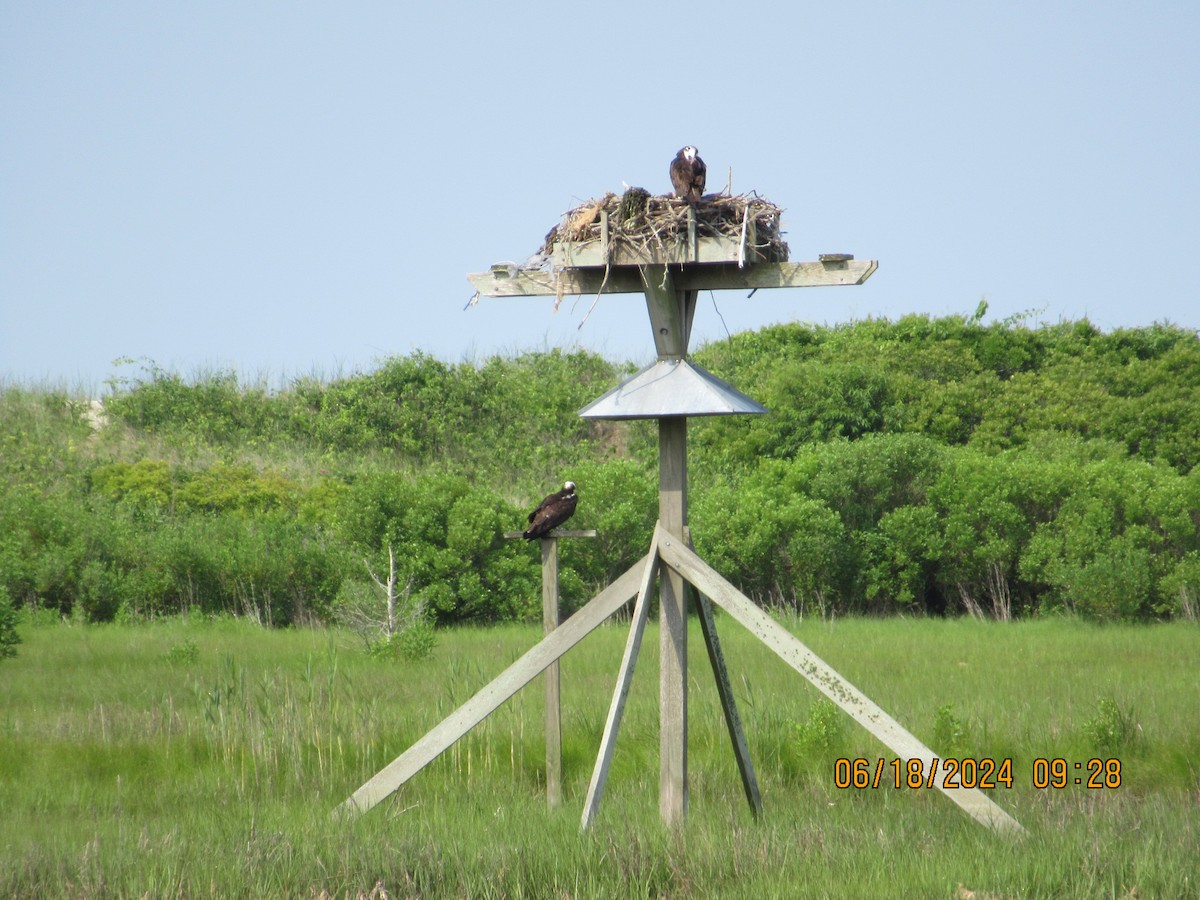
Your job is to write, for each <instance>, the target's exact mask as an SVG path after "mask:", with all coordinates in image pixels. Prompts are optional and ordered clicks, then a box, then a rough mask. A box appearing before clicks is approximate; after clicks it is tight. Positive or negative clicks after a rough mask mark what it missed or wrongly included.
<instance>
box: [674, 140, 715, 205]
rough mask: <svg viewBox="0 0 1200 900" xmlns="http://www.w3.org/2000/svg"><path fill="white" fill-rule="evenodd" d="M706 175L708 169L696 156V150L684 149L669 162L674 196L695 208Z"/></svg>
mask: <svg viewBox="0 0 1200 900" xmlns="http://www.w3.org/2000/svg"><path fill="white" fill-rule="evenodd" d="M707 174H708V167H707V166H706V165H704V160H702V159H701V158H700V157H699V156H698V155H697V154H696V148H695V147H684V148H683V149H682V150H680V151H679V152H678V153H676V154H675V158H674V159H673V160H671V186H672V187H673V188H675V196H676V197H682V198H683V199H684V200H686V201H687V202H688V203H690V204H691V205H692V206H695V205H696V203H697V202H698V201H699V200H700V196H701V194H703V193H704V176H705V175H707Z"/></svg>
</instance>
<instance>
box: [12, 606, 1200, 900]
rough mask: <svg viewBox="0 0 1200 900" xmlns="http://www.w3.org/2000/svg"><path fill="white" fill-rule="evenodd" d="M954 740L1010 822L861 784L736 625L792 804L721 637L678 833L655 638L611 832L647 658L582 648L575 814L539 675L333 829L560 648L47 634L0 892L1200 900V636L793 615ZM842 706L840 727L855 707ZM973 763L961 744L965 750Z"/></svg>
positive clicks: (27, 633)
mask: <svg viewBox="0 0 1200 900" xmlns="http://www.w3.org/2000/svg"><path fill="white" fill-rule="evenodd" d="M789 625H790V627H792V628H793V630H795V631H796V633H797V634H798V635H799V636H800V638H801V639H802V640H804V641H805V642H806V643H807V644H808V645H809V646H810V647H812V648H813V650H815V651H816V652H817V653H818V654H820V655H821V656H822V657H823V658H824V659H826V661H827V662H829V663H830V664H831V665H833V666H834V667H835V668H836V669H838V671H839V672H841V673H842V674H843V675H844V676H845V677H847V678H848V679H849V680H851V681H852V682H853V683H854V684H856V685H857V686H858V687H859V688H861V689H862V690H863V691H864V692H865V693H866V694H867V695H868V696H870V697H871V698H872V699H874V700H875V701H876V702H878V703H879V704H880V705H881V706H883V707H884V709H886V710H888V712H890V713H891V714H892V715H893V716H895V717H896V718H897V719H899V720H900V721H901V722H902V723H903V724H904V725H905V726H906V727H908V728H909V729H910V730H912V731H913V732H914V733H915V734H916V735H917V736H918V737H920V738H921V739H922V740H924V741H926V742H929V743H931V745H932V746H933V747H934V749H935V750H939V751H940V752H943V753H947V752H950V751H952V752H956V753H959V754H961V755H968V754H969V755H973V756H976V757H984V756H986V757H992V758H1002V757H1011V758H1012V759H1013V761H1014V762H1013V774H1014V781H1015V784H1014V787H1013V788H1012V789H1011V790H1006V789H1000V790H997V791H996V792H994V793H993V798H994V799H995V800H996V802H997V803H999V804H1000V805H1001V806H1003V807H1004V808H1005V809H1006V810H1008V811H1009V812H1010V813H1011V814H1012V815H1014V816H1015V817H1016V818H1017V819H1018V820H1019V821H1020V822H1021V823H1022V824H1023V825H1024V826H1025V827H1026V828H1027V829H1028V830H1029V834H1028V835H1027V836H1026V837H1025V838H1024V839H1013V838H1008V837H1002V836H998V835H995V834H992V833H990V832H988V831H986V830H984V829H983V828H981V827H979V826H978V825H976V824H975V823H974V822H973V821H972V820H970V819H969V818H968V817H967V816H966V815H965V814H964V813H962V812H961V811H960V810H959V809H958V808H957V807H956V806H954V805H953V804H952V803H950V802H949V801H948V800H947V799H946V798H945V797H943V796H941V795H940V794H938V793H937V792H931V791H909V790H901V791H897V790H894V789H887V788H881V789H877V790H871V789H867V790H860V791H855V790H849V791H845V790H843V791H839V790H837V789H836V788H835V787H834V786H833V760H834V759H835V758H836V757H837V756H838V755H849V756H852V757H853V756H862V757H865V758H868V759H871V760H875V759H878V758H880V757H881V756H882V757H885V758H887V757H888V753H887V751H886V750H885V748H883V747H882V746H881V745H879V744H877V743H875V742H874V741H873V740H872V739H871V738H869V737H867V736H866V735H865V734H864V733H862V732H861V731H860V730H859V729H858V727H857V726H855V725H854V724H853V723H852V722H850V720H849V719H848V718H846V717H845V716H843V715H842V714H841V713H838V717H833V718H831V717H829V716H828V715H827V711H823V710H822V708H821V705H820V697H819V695H818V694H817V693H816V691H815V690H813V689H811V688H810V687H809V686H808V685H807V683H806V682H805V681H804V680H803V679H802V678H801V677H800V676H799V675H798V674H797V673H795V672H794V671H793V670H791V669H790V668H788V667H786V666H785V665H784V664H783V663H781V662H780V661H778V660H777V659H776V658H775V657H774V656H773V655H771V653H770V652H769V651H767V650H765V649H764V648H763V647H761V645H758V644H757V643H756V642H754V640H753V639H752V638H751V637H750V636H749V635H747V634H746V633H745V632H744V631H742V630H741V629H740V628H738V627H737V626H736V625H735V624H733V623H731V622H730V621H729V620H728V619H723V620H721V628H722V637H723V639H724V642H725V650H726V656H727V659H728V663H729V667H730V670H731V672H732V674H733V678H734V681H735V692H736V694H737V696H738V700H739V703H740V708H741V713H742V717H743V720H744V724H745V727H746V731H747V736H748V739H749V743H750V748H751V754H752V756H753V759H754V762H755V766H756V769H757V774H758V778H759V782H760V785H761V787H762V791H763V800H764V806H765V815H764V817H763V819H762V820H761V821H755V820H754V819H753V818H752V817H751V815H750V814H749V811H748V809H747V805H746V803H745V800H744V798H743V797H742V794H741V788H740V783H739V781H738V778H737V775H736V771H735V767H734V763H733V759H732V754H731V752H730V750H729V747H728V739H727V737H726V736H725V733H724V726H723V722H722V720H721V717H720V713H719V709H718V705H717V699H716V693H715V690H714V689H713V687H712V679H711V678H710V677H709V676H708V674H707V668H706V664H705V660H704V651H703V642H702V641H701V640H700V638H699V634H698V632H695V631H694V632H693V635H692V643H691V657H692V658H691V669H690V679H689V685H690V694H691V704H690V708H689V718H690V742H689V769H690V813H689V817H688V821H687V823H686V824H685V825H684V826H683V827H682V828H680V829H676V830H671V829H667V828H664V827H663V825H662V824H661V822H660V821H659V818H658V801H657V794H658V785H657V779H658V759H657V757H658V712H657V660H656V658H655V657H656V653H655V648H656V647H657V640H656V638H657V634H656V633H655V632H654V630H653V626H651V633H648V634H647V636H646V640H645V643H644V645H643V652H642V656H641V660H640V663H639V668H638V672H637V675H636V677H635V679H634V684H633V690H632V694H631V698H630V706H629V708H628V709H627V712H626V715H625V718H624V722H623V725H622V730H621V736H620V740H619V741H618V744H617V749H616V758H615V761H614V767H613V771H612V774H611V775H610V778H609V781H608V788H607V791H606V794H605V798H604V804H603V807H602V808H601V811H600V816H599V818H598V820H597V822H596V824H595V825H594V826H593V828H592V830H591V831H589V832H588V833H586V834H581V833H580V831H579V825H578V823H579V816H580V812H581V809H582V803H583V797H584V794H585V793H586V790H587V784H588V780H589V778H590V775H591V768H592V765H593V763H594V759H595V753H596V748H597V745H598V741H599V735H600V732H601V729H602V727H603V722H604V718H605V714H606V712H607V707H608V702H609V699H610V696H611V691H612V687H613V682H614V679H615V675H616V668H617V665H618V663H619V660H620V656H621V650H622V647H623V643H624V639H625V631H624V629H623V628H621V627H605V628H602V629H600V630H599V631H597V632H596V633H594V634H593V635H591V636H590V637H589V638H588V639H587V640H586V641H584V643H583V644H581V645H580V646H579V647H577V648H576V649H575V650H573V651H572V652H571V653H570V654H568V655H567V657H565V659H564V660H563V673H562V681H563V706H564V715H563V730H564V804H563V806H562V808H560V809H557V810H554V811H548V810H547V809H546V804H545V796H544V785H543V769H542V756H543V740H542V727H541V723H542V717H543V712H544V710H543V694H542V690H541V687H540V682H535V683H534V684H532V685H530V687H529V688H527V689H526V690H524V691H522V692H521V693H519V694H518V695H517V696H516V697H514V698H513V699H512V700H511V701H509V702H508V703H507V704H505V705H504V706H503V707H501V708H500V709H499V710H498V711H497V712H496V713H495V714H494V715H493V716H492V717H491V718H489V719H488V720H486V721H485V722H484V723H483V724H482V725H481V726H480V727H479V728H478V729H477V730H476V731H475V732H473V733H471V734H470V735H468V736H467V737H466V738H464V739H463V740H462V741H460V742H459V743H458V744H456V745H455V746H454V747H453V748H451V750H450V751H448V752H447V753H446V754H444V755H443V756H442V757H441V758H439V759H438V760H437V761H435V762H434V763H433V764H431V765H430V766H429V767H428V768H427V769H425V770H424V771H422V772H421V773H419V774H418V775H417V776H416V777H415V778H414V779H413V780H412V781H411V782H410V783H409V784H407V785H405V786H404V787H403V788H402V789H401V790H400V791H398V792H397V793H396V794H395V795H394V796H393V797H392V798H391V799H390V800H389V801H387V802H385V803H384V804H381V805H380V806H379V807H377V808H376V809H374V810H372V811H371V812H369V813H367V814H366V815H364V816H362V817H359V818H357V819H355V820H352V821H338V820H335V819H333V818H331V817H330V815H329V812H330V810H331V809H332V808H333V807H335V806H336V805H337V804H338V803H340V802H341V801H342V800H344V799H345V798H346V797H347V796H348V795H349V794H350V793H351V792H352V791H353V790H354V789H355V788H357V787H358V786H359V785H360V784H362V782H363V781H365V780H366V779H367V778H369V777H370V776H371V775H372V774H374V773H375V772H376V771H378V770H379V769H380V768H382V767H383V766H384V765H385V764H387V763H388V762H390V761H391V760H392V759H393V758H394V757H395V756H397V755H398V754H399V753H401V752H402V751H403V750H404V749H406V748H407V747H408V746H409V745H410V744H411V743H412V742H413V741H415V740H416V739H417V738H419V737H420V736H421V735H422V734H423V733H424V732H425V731H426V730H428V729H429V728H430V727H431V726H433V725H434V724H436V723H437V722H438V721H439V720H440V719H441V718H442V717H444V716H445V715H446V714H447V713H449V712H450V711H451V710H452V709H454V708H455V707H456V706H457V705H458V704H460V703H461V702H463V701H465V700H466V699H468V698H469V697H470V696H471V695H472V693H473V692H474V691H475V690H476V689H477V688H478V687H480V686H481V685H483V684H484V683H486V682H487V681H488V680H490V679H491V678H492V677H493V676H494V675H495V674H496V673H498V672H499V671H500V670H501V669H502V668H503V667H504V666H505V665H507V664H508V663H509V662H511V661H512V660H514V659H516V658H517V657H518V656H519V655H520V654H521V653H522V652H524V650H525V649H526V648H528V647H529V646H531V645H532V644H533V643H534V642H535V641H536V639H537V630H536V629H534V628H525V627H506V628H493V629H479V630H459V631H453V632H448V633H443V634H442V635H441V640H440V643H439V645H438V647H437V648H436V650H435V651H434V653H433V655H432V656H430V657H429V658H428V659H426V660H422V661H419V662H407V661H406V662H402V663H385V662H380V661H376V660H372V659H370V658H369V657H367V656H366V655H365V654H364V653H362V652H360V651H359V649H358V646H357V645H356V643H355V642H354V641H353V640H352V639H351V638H350V637H348V636H345V635H342V634H340V633H338V632H335V631H325V630H300V629H296V630H286V631H269V630H264V629H260V628H257V627H254V626H252V625H248V624H245V623H242V622H237V621H231V620H222V621H216V622H203V621H196V620H192V621H188V620H169V621H163V622H158V623H154V624H147V625H124V626H87V627H81V626H77V625H76V626H68V625H57V624H56V625H47V624H40V625H31V624H26V625H24V626H22V628H21V632H22V636H23V638H24V643H23V644H21V645H20V647H19V655H18V656H17V657H16V658H15V659H12V660H8V661H5V662H4V663H3V664H0V697H2V698H3V700H2V701H0V810H2V813H0V896H15V897H33V896H60V897H142V896H144V895H149V896H151V897H165V896H184V897H191V896H197V895H204V896H210V895H211V896H223V897H224V896H286V897H316V896H319V895H320V893H321V892H322V891H328V892H329V894H330V895H332V896H336V897H341V896H350V897H354V896H356V895H358V894H360V893H361V894H363V895H364V896H365V895H366V894H368V893H369V892H370V891H371V890H372V888H373V887H374V886H375V885H376V884H377V883H380V882H381V883H382V885H383V886H384V888H386V890H387V891H388V892H389V894H390V895H391V896H393V897H403V896H425V897H439V896H470V897H549V896H554V897H562V896H570V897H611V896H629V897H659V896H671V897H681V896H697V897H699V896H703V897H709V896H730V897H734V896H736V897H759V896H761V897H775V896H815V897H821V896H829V897H884V896H914V897H952V896H955V894H956V891H957V886H958V885H959V884H961V885H963V886H964V887H965V888H967V889H970V890H974V891H977V892H979V896H983V895H986V896H993V897H999V896H1011V897H1017V896H1020V897H1106V896H1111V897H1123V896H1128V895H1130V892H1131V891H1133V890H1135V889H1136V896H1139V897H1181V896H1195V895H1196V894H1197V893H1198V892H1200V884H1198V876H1197V875H1196V874H1195V873H1196V867H1195V859H1196V854H1197V851H1198V850H1200V774H1198V773H1200V679H1197V678H1196V661H1197V660H1198V659H1200V629H1197V628H1196V627H1195V626H1194V625H1193V626H1189V625H1183V624H1180V625H1159V626H1145V627H1136V626H1105V627H1101V626H1092V625H1085V624H1081V623H1078V622H1075V621H1070V620H1060V621H1038V622H1028V623H1017V624H1008V625H998V624H984V623H976V622H972V621H966V620H961V621H935V620H889V621H876V620H844V621H838V622H834V623H824V622H818V621H805V622H790V623H789ZM839 717H840V718H839ZM939 741H940V742H942V743H943V744H949V745H950V746H949V747H946V746H943V747H939V746H938V742H939ZM1097 755H1101V756H1104V757H1106V758H1108V757H1114V758H1119V759H1121V761H1122V786H1121V787H1120V788H1117V789H1112V790H1090V791H1089V790H1088V789H1086V788H1083V787H1075V786H1074V785H1070V786H1068V787H1066V788H1063V789H1059V790H1055V789H1043V790H1037V789H1035V788H1033V787H1032V785H1031V767H1032V762H1033V759H1034V758H1036V757H1038V756H1046V757H1061V758H1065V759H1067V760H1070V761H1076V760H1078V761H1086V760H1087V759H1088V758H1090V757H1093V756H1097Z"/></svg>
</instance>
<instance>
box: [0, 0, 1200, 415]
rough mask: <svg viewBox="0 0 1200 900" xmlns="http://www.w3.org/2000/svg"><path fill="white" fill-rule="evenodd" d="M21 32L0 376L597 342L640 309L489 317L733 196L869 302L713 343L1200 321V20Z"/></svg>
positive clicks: (635, 9)
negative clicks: (984, 327)
mask: <svg viewBox="0 0 1200 900" xmlns="http://www.w3.org/2000/svg"><path fill="white" fill-rule="evenodd" d="M480 6H482V5H481V4H474V3H472V4H464V3H449V2H444V3H442V4H440V5H437V6H433V5H427V6H425V7H423V8H414V4H400V3H399V2H393V3H381V2H347V3H313V2H287V3H283V2H246V0H242V2H236V3H234V2H195V3H163V2H161V0H154V2H120V0H117V2H109V3H104V4H96V3H83V2H74V3H71V2H55V0H5V2H4V3H3V4H2V5H0V148H2V149H0V380H6V381H13V380H16V381H20V382H33V383H42V382H45V381H47V380H48V381H50V382H53V383H59V384H63V385H66V386H69V387H75V388H83V389H85V390H87V391H89V392H91V393H100V392H102V391H103V390H104V381H105V379H108V378H111V377H113V376H114V375H116V374H121V373H126V374H129V372H128V367H125V366H121V367H117V368H114V365H113V361H114V360H116V359H118V358H122V357H132V358H138V359H149V360H153V361H154V362H155V363H156V364H157V365H160V366H163V367H165V368H168V369H172V370H174V371H178V372H180V373H182V374H184V375H193V374H198V373H203V372H206V371H211V370H213V369H226V368H234V369H236V370H237V371H238V372H239V373H240V374H241V375H242V376H243V377H244V378H246V379H248V380H258V379H265V380H266V381H268V382H269V383H270V384H272V385H279V384H286V382H287V380H288V379H289V378H291V377H295V376H305V375H313V374H315V375H318V376H323V377H333V376H337V375H345V374H350V373H352V372H355V371H361V370H369V369H371V368H373V367H374V366H375V365H376V364H377V363H378V361H379V360H380V359H382V358H384V357H386V356H389V355H392V354H405V353H411V352H414V351H416V350H422V351H425V352H427V353H431V354H434V355H436V356H438V357H440V358H442V359H446V360H448V361H450V362H457V361H459V360H463V359H472V358H474V359H480V358H483V357H486V356H488V355H491V354H493V353H503V354H509V353H517V352H521V351H523V350H530V349H534V350H536V349H545V348H552V347H563V348H568V349H570V348H575V347H583V348H586V349H589V350H594V351H596V352H599V353H602V354H604V355H605V356H607V357H609V358H612V359H619V360H632V361H635V362H646V361H648V360H649V359H651V358H652V357H653V343H652V341H651V337H650V333H649V327H648V324H647V319H646V315H645V307H644V303H643V301H642V299H641V298H640V297H639V296H637V295H621V296H606V297H605V298H603V299H602V300H601V301H600V303H599V305H598V307H597V309H596V310H595V312H593V313H592V315H591V317H590V318H589V319H588V320H587V322H586V323H585V324H584V325H583V326H582V328H581V327H580V323H581V321H582V320H583V318H584V315H585V313H586V311H587V308H588V307H589V306H590V305H591V301H592V298H590V297H588V298H580V299H579V300H578V301H573V300H572V299H571V298H568V300H567V301H566V302H564V303H563V305H562V307H561V308H560V310H559V311H558V312H557V313H553V312H552V311H551V305H552V301H551V300H550V299H549V298H536V299H508V300H488V299H485V300H483V301H482V302H481V303H480V304H479V305H478V306H475V307H473V308H471V309H467V310H464V305H465V304H466V302H467V300H468V299H469V297H470V296H471V289H470V286H469V285H468V283H467V281H466V274H467V273H468V272H477V271H483V270H485V269H486V268H487V267H488V266H489V265H490V264H491V263H493V262H496V261H500V260H513V259H515V260H520V259H524V258H525V257H526V256H527V255H529V254H530V253H532V252H533V251H535V250H536V249H537V247H538V246H539V244H540V243H541V240H542V237H543V236H544V235H545V233H546V232H547V231H548V230H549V229H550V228H551V227H552V226H553V225H554V224H555V223H556V222H557V221H558V219H559V217H560V215H561V214H562V213H563V212H565V211H566V210H567V209H569V208H571V207H573V206H575V205H577V204H578V203H579V202H581V201H582V200H584V199H587V198H590V197H596V196H600V195H602V194H603V193H604V192H605V191H608V190H615V191H619V190H621V184H622V182H628V183H630V184H636V185H640V186H643V187H646V188H648V189H650V190H652V191H654V192H666V191H667V189H668V187H669V182H668V179H667V166H668V163H669V161H670V159H671V157H672V156H673V155H674V153H675V151H676V150H677V149H678V148H679V147H681V146H683V145H684V144H689V143H690V144H695V145H696V146H697V147H699V148H700V152H701V155H702V156H703V157H704V159H705V160H706V161H707V163H708V167H709V186H710V189H712V188H713V187H718V186H720V185H723V184H724V183H725V181H726V179H727V177H728V175H729V172H730V170H732V180H733V189H734V192H735V193H742V192H750V191H756V192H758V193H759V194H760V195H762V196H765V197H767V198H769V199H770V200H772V201H773V202H775V203H776V204H777V205H779V206H781V207H783V208H784V211H785V212H784V227H785V230H786V232H787V235H786V238H787V240H788V243H789V245H790V248H791V255H792V259H793V260H805V259H815V258H816V256H817V254H819V253H823V252H849V253H853V254H855V255H856V256H857V257H859V258H871V259H877V260H879V263H880V268H879V270H878V271H877V272H876V274H875V275H874V276H873V277H872V279H871V280H870V281H869V282H868V283H867V284H865V285H862V286H859V287H841V288H820V289H797V290H774V291H759V292H758V293H756V294H755V295H754V296H753V297H751V298H747V297H746V296H745V295H744V293H733V292H724V293H718V294H714V295H710V296H705V297H702V299H701V303H700V308H699V313H698V315H697V322H696V329H695V332H696V335H697V337H696V339H695V340H694V342H693V346H695V344H696V343H698V342H700V341H703V340H711V339H717V338H721V337H723V336H724V335H725V333H726V329H728V330H729V331H732V332H737V331H741V330H745V329H752V328H758V327H761V326H763V325H766V324H770V323H773V322H782V321H795V320H799V321H806V322H816V323H829V324H832V323H837V322H846V321H851V320H856V319H863V318H867V317H871V316H876V317H887V318H892V319H894V318H897V317H899V316H902V315H905V314H908V313H926V314H929V315H934V316H939V315H945V314H952V313H959V314H964V315H970V314H971V313H972V312H974V310H975V308H976V305H977V304H978V302H979V300H980V299H981V298H986V299H987V301H988V304H989V314H988V317H987V320H988V321H990V320H1001V319H1005V318H1007V317H1010V316H1014V315H1020V314H1029V316H1030V318H1029V319H1028V321H1029V322H1031V323H1036V322H1039V321H1047V322H1054V321H1060V320H1064V319H1067V320H1070V319H1078V318H1083V317H1086V318H1088V319H1090V320H1091V321H1092V322H1093V323H1094V324H1096V325H1097V326H1099V327H1100V328H1102V329H1105V330H1108V329H1112V328H1116V327H1125V326H1138V325H1148V324H1151V323H1154V322H1162V321H1168V322H1173V323H1175V324H1178V325H1181V326H1185V327H1188V328H1197V327H1200V303H1198V302H1197V301H1198V299H1200V298H1198V292H1197V289H1196V279H1197V274H1196V272H1195V271H1194V270H1193V269H1192V267H1191V262H1192V260H1194V259H1195V258H1196V255H1197V252H1196V251H1197V248H1198V247H1200V212H1198V210H1200V102H1198V101H1200V64H1198V63H1197V59H1198V58H1200V54H1197V53H1196V50H1195V47H1196V43H1197V41H1198V40H1200V4H1198V3H1196V2H1194V0H1179V2H1167V0H1149V2H1146V3H1142V4H1125V3H1113V2H1103V0H1099V2H1097V0H1093V2H1053V0H1048V2H1039V3H1028V2H1023V0H1016V2H1007V3H1003V4H1001V3H963V2H961V0H959V2H929V3H919V4H918V3H914V4H897V3H884V2H878V3H864V2H853V0H850V2H839V3H820V4H817V3H809V2H798V3H789V4H779V5H778V10H777V11H774V12H768V11H764V10H765V8H766V5H765V4H758V5H754V6H750V5H738V4H730V3H710V2H704V0H696V2H693V3H690V4H688V5H687V7H685V8H686V10H687V12H686V14H685V13H683V12H681V11H680V10H681V9H684V7H680V6H679V5H678V4H652V3H646V2H640V3H634V2H627V0H610V2H606V3H604V4H590V5H581V4H568V5H565V6H559V7H554V6H552V5H551V6H547V5H546V4H540V3H539V4H532V3H524V2H517V3H507V4H499V3H498V4H489V5H487V6H486V7H484V8H482V9H480V8H478V7H480ZM402 7H403V8H402Z"/></svg>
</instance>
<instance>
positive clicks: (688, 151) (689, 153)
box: [679, 146, 698, 162]
mask: <svg viewBox="0 0 1200 900" xmlns="http://www.w3.org/2000/svg"><path fill="white" fill-rule="evenodd" d="M679 152H680V153H682V154H683V158H684V159H686V160H687V161H688V162H691V161H692V160H693V159H695V158H696V153H697V152H698V151H697V150H696V148H695V147H691V146H688V147H684V148H683V149H682V150H680V151H679Z"/></svg>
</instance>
